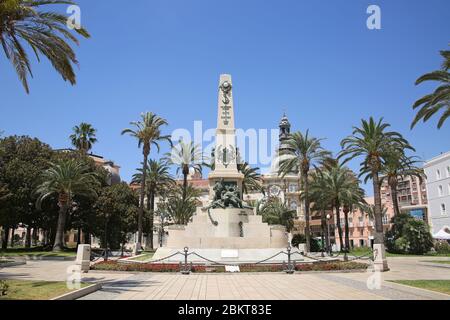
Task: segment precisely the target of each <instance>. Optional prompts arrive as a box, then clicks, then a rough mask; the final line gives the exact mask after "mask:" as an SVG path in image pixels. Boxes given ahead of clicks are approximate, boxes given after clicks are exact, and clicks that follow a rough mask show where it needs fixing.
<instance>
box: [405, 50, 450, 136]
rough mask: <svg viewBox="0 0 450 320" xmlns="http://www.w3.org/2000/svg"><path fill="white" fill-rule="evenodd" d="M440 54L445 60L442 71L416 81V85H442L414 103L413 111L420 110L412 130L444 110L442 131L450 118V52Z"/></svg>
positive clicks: (441, 122) (440, 122) (440, 120)
mask: <svg viewBox="0 0 450 320" xmlns="http://www.w3.org/2000/svg"><path fill="white" fill-rule="evenodd" d="M440 53H441V56H442V57H443V58H444V62H443V63H442V67H441V69H440V70H437V71H433V72H430V73H427V74H424V75H423V76H421V77H420V78H419V79H417V81H416V85H419V84H421V83H422V82H426V81H437V82H439V83H440V84H441V85H440V86H439V87H437V89H436V90H435V91H434V92H433V93H430V94H427V95H426V96H424V97H422V98H420V99H419V100H417V101H416V102H415V103H414V105H413V109H417V108H418V107H420V109H419V112H417V115H416V117H415V118H414V120H413V122H412V124H411V129H412V128H414V126H415V125H416V124H417V122H419V121H420V120H423V122H426V121H427V120H428V119H430V118H431V117H432V116H433V115H434V114H435V113H437V112H438V111H441V110H443V111H444V113H443V114H442V116H441V118H440V119H439V122H438V128H439V129H440V128H441V127H442V125H443V124H444V122H445V120H447V118H448V117H449V116H450V73H449V72H448V69H449V68H450V51H449V50H443V51H441V52H440Z"/></svg>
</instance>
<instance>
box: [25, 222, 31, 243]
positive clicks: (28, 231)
mask: <svg viewBox="0 0 450 320" xmlns="http://www.w3.org/2000/svg"><path fill="white" fill-rule="evenodd" d="M25 248H28V249H29V248H31V226H30V225H28V226H27V232H26V235H25Z"/></svg>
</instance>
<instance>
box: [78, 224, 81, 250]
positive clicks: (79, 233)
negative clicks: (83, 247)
mask: <svg viewBox="0 0 450 320" xmlns="http://www.w3.org/2000/svg"><path fill="white" fill-rule="evenodd" d="M80 244H81V228H78V231H77V247H78V246H79V245H80Z"/></svg>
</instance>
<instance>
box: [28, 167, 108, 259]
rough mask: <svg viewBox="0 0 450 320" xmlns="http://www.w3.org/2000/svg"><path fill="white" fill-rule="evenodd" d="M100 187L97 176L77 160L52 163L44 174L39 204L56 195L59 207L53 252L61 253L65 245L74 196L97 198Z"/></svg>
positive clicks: (40, 186)
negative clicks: (68, 214)
mask: <svg viewBox="0 0 450 320" xmlns="http://www.w3.org/2000/svg"><path fill="white" fill-rule="evenodd" d="M98 185H99V181H98V179H97V175H96V174H95V173H94V172H92V171H89V167H88V166H86V165H84V164H83V163H81V162H79V161H76V160H75V159H67V160H61V161H59V162H57V163H51V165H50V168H49V169H47V170H45V171H44V172H43V174H42V182H41V183H40V184H39V185H38V187H37V188H36V190H35V193H36V194H37V195H38V199H37V204H38V207H40V205H41V203H42V201H44V200H45V199H47V198H49V197H50V196H53V195H56V196H57V199H58V206H59V216H58V224H57V229H56V238H55V243H54V245H53V251H61V250H62V248H63V245H64V230H65V226H66V218H67V212H68V210H69V208H70V206H71V205H72V200H73V197H74V196H85V197H96V196H97V194H96V192H95V187H96V186H98Z"/></svg>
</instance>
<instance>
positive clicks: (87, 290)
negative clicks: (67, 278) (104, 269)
mask: <svg viewBox="0 0 450 320" xmlns="http://www.w3.org/2000/svg"><path fill="white" fill-rule="evenodd" d="M101 288H102V284H101V283H95V284H93V285H90V286H87V287H84V288H81V289H78V290H75V291H72V292H69V293H66V294H63V295H61V296H59V297H56V298H53V299H51V300H76V299H79V298H81V297H84V296H87V295H88V294H91V293H93V292H95V291H97V290H100V289H101Z"/></svg>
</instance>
